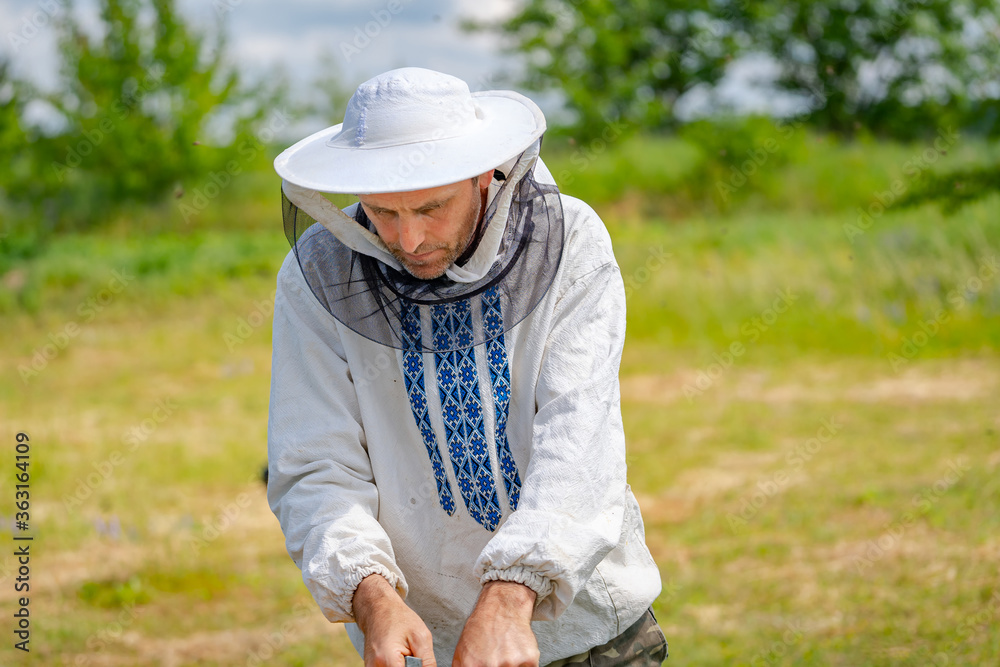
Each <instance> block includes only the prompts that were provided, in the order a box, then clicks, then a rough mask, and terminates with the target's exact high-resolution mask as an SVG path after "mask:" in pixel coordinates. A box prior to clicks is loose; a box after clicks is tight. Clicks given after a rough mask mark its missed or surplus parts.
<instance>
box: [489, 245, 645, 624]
mask: <svg viewBox="0 0 1000 667" xmlns="http://www.w3.org/2000/svg"><path fill="white" fill-rule="evenodd" d="M609 245H610V243H609ZM624 338H625V291H624V285H623V283H622V278H621V274H620V272H619V270H618V267H617V265H616V264H615V263H614V262H613V259H612V261H611V262H609V263H605V264H603V265H600V266H598V267H597V268H594V269H592V270H590V271H589V272H588V273H586V274H585V275H583V276H581V277H580V278H578V279H577V280H576V281H575V282H574V283H573V284H571V285H570V286H569V288H568V289H566V290H565V292H564V293H563V294H562V296H561V297H560V299H559V302H558V303H557V305H556V309H555V312H554V315H553V320H552V325H551V327H550V330H549V332H548V337H547V341H546V343H545V348H544V350H545V351H544V353H543V357H542V362H541V369H540V374H539V377H538V382H537V386H536V390H535V402H536V413H535V418H534V423H533V428H532V453H531V458H530V461H529V463H528V466H527V470H526V474H525V477H524V481H523V485H522V489H521V497H520V502H519V505H518V508H517V510H516V511H515V512H513V513H512V514H511V515H510V516H509V517H508V519H507V521H506V522H505V523H504V525H503V526H502V527H501V528H500V529H499V530H498V531H497V534H496V535H495V536H494V537H493V539H491V540H490V542H489V543H488V544H487V545H486V548H485V549H484V550H483V551H482V553H481V554H480V558H479V561H478V562H477V565H476V567H477V570H476V572H477V574H479V575H481V581H483V582H484V583H485V582H487V581H491V580H495V579H499V580H506V581H517V582H519V583H522V584H525V585H526V586H528V587H529V588H531V589H533V590H534V591H535V592H536V593H537V598H536V608H535V613H534V620H538V621H542V620H553V619H555V618H557V617H558V616H559V615H560V614H561V613H562V612H563V611H564V610H565V609H566V607H567V606H569V604H570V603H571V602H572V601H573V599H574V598H575V597H576V595H577V594H578V593H579V592H580V591H581V590H582V589H583V587H584V586H585V585H586V583H587V581H588V579H590V577H591V575H593V574H594V571H595V568H596V567H597V565H598V563H600V562H601V561H602V560H603V559H604V557H605V556H606V555H607V554H608V552H609V551H611V549H613V548H614V547H615V546H616V545H617V544H618V542H619V538H620V535H621V534H622V527H623V517H624V515H625V511H626V505H627V502H628V498H629V497H630V496H629V494H630V491H629V489H628V487H627V485H626V474H625V473H626V469H625V468H626V466H625V437H624V432H623V429H622V420H621V405H620V398H619V385H618V369H619V364H620V362H621V353H622V346H623V343H624Z"/></svg>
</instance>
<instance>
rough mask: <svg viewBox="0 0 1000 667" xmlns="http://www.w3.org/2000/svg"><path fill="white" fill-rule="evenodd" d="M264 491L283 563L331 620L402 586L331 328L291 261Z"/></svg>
mask: <svg viewBox="0 0 1000 667" xmlns="http://www.w3.org/2000/svg"><path fill="white" fill-rule="evenodd" d="M273 341H274V342H273V357H272V366H271V403H270V412H269V418H268V485H267V496H268V502H269V504H270V506H271V510H272V511H273V512H274V514H275V516H276V517H277V518H278V521H279V523H280V524H281V529H282V531H283V532H284V534H285V544H286V547H287V549H288V553H289V555H291V557H292V559H293V560H294V561H295V564H296V565H298V566H299V568H300V569H301V570H302V579H303V580H304V581H305V584H306V587H307V588H308V589H309V592H310V593H312V595H313V598H315V600H316V602H317V603H318V604H319V606H320V608H321V609H322V611H323V614H324V615H325V616H326V617H327V618H328V619H329V620H331V621H353V620H354V618H353V610H352V600H353V597H354V591H355V589H356V588H357V586H358V584H359V583H360V582H361V580H362V579H363V578H365V577H366V576H368V575H369V574H376V573H377V574H381V575H382V576H384V577H385V578H386V579H387V580H388V581H389V583H390V584H391V585H392V586H393V587H395V588H396V589H397V590H398V591H399V593H400V594H401V595H403V596H405V595H406V582H405V580H404V579H403V576H402V573H401V572H400V570H399V568H398V567H397V565H396V563H395V559H394V556H393V551H392V545H391V544H390V542H389V538H388V536H387V535H386V533H385V531H384V530H383V529H382V527H381V526H380V525H379V523H378V521H377V516H378V503H379V497H378V491H377V489H376V488H375V483H374V479H373V475H372V469H371V462H370V461H369V458H368V451H367V448H366V442H365V434H364V430H363V429H362V426H361V417H360V411H359V409H358V403H357V395H356V393H355V390H354V385H353V382H352V379H351V375H350V372H349V370H348V367H347V362H346V359H345V355H344V350H343V346H342V345H341V342H340V338H339V335H338V332H337V327H336V321H335V320H334V319H333V318H332V317H331V316H330V314H329V313H327V312H326V311H325V310H324V309H323V308H322V307H321V306H320V305H319V303H318V302H317V301H316V299H315V297H314V296H313V294H312V292H311V291H310V289H309V287H308V286H307V285H306V284H305V281H304V279H303V278H302V275H301V272H300V270H299V267H298V263H297V262H296V259H295V257H294V255H293V254H289V257H288V258H287V259H286V260H285V263H284V266H282V268H281V271H280V272H279V273H278V286H277V293H276V297H275V305H274V338H273Z"/></svg>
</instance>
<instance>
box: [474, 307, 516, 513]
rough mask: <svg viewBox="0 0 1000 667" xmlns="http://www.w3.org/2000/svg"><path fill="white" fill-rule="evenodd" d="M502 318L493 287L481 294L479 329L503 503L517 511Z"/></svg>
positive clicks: (508, 383)
mask: <svg viewBox="0 0 1000 667" xmlns="http://www.w3.org/2000/svg"><path fill="white" fill-rule="evenodd" d="M502 326H503V316H502V315H501V313H500V299H499V298H498V297H497V289H496V287H491V288H490V289H488V290H486V292H484V293H483V328H484V330H485V333H486V338H487V339H489V342H488V343H486V358H487V360H488V361H489V367H490V384H491V386H492V387H493V400H494V405H495V406H496V407H495V410H494V412H495V413H496V444H497V461H499V462H500V472H501V473H503V483H504V487H505V488H506V490H507V502H508V503H509V504H510V509H511V511H514V510H516V509H517V502H518V500H519V499H520V497H521V477H520V475H518V472H517V464H516V463H515V462H514V457H513V455H511V452H510V443H508V442H507V416H508V414H509V411H510V365H509V364H508V362H507V346H506V344H505V342H504V335H503V329H502Z"/></svg>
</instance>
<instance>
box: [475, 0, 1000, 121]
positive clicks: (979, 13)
mask: <svg viewBox="0 0 1000 667" xmlns="http://www.w3.org/2000/svg"><path fill="white" fill-rule="evenodd" d="M998 16H1000V5H998V3H997V2H996V1H995V0H812V1H809V0H806V1H805V2H791V1H790V0H761V1H760V2H750V0H713V1H711V2H708V3H695V2H690V1H688V0H679V1H678V2H670V3H665V2H657V1H654V0H575V1H573V2H560V1H558V0H526V2H525V4H524V5H523V6H522V8H521V9H520V10H519V11H518V12H517V13H516V15H515V16H513V17H512V18H510V19H508V20H506V21H504V22H502V23H499V24H494V25H488V26H484V25H475V24H473V26H472V27H477V28H479V29H484V28H490V29H494V30H497V31H499V32H500V33H501V34H502V35H503V36H505V38H506V39H507V41H508V46H509V47H510V48H511V49H512V50H514V51H517V52H520V53H522V54H524V55H525V57H526V59H527V75H526V78H525V80H524V82H523V83H524V84H525V85H527V86H528V87H531V88H535V89H545V88H558V89H560V90H562V91H563V92H564V93H565V95H566V103H567V105H568V106H569V108H570V109H571V110H572V111H574V112H575V114H576V116H577V129H578V130H579V131H580V132H581V133H582V134H583V135H585V136H587V135H593V134H595V133H599V132H600V129H601V127H602V126H603V125H604V124H606V123H607V122H609V121H611V120H624V121H627V122H630V123H634V124H635V125H637V126H639V127H646V128H662V127H669V126H671V125H673V124H675V123H676V118H675V116H674V105H675V102H676V100H677V99H678V98H679V97H680V96H681V95H683V94H684V93H685V92H687V91H689V90H690V89H692V88H693V87H694V86H696V85H699V84H700V85H708V86H711V85H714V84H715V83H717V82H718V81H719V79H720V78H721V77H722V75H723V74H724V72H725V68H726V66H727V65H728V64H729V63H730V62H732V61H733V60H734V59H737V58H740V57H741V56H745V55H748V54H752V53H764V54H769V55H770V56H772V57H773V58H774V60H775V61H776V62H777V63H778V65H779V67H780V72H781V73H780V75H779V78H778V80H777V82H776V83H777V85H778V86H779V87H781V88H784V89H785V90H787V91H788V92H791V93H793V94H797V95H799V96H801V98H802V99H803V101H804V102H806V103H807V104H808V116H809V120H811V121H812V122H813V123H814V124H816V125H818V126H819V127H822V128H824V129H827V130H831V131H834V132H837V133H841V134H850V133H852V132H853V131H854V130H855V129H856V128H857V127H859V126H865V127H867V128H869V129H871V130H873V131H875V132H880V133H883V134H887V135H892V136H903V137H908V136H913V135H914V134H917V133H920V132H923V131H927V130H931V131H932V130H933V127H934V126H935V125H938V124H940V123H943V122H953V121H959V120H961V121H963V122H964V121H966V120H968V119H969V118H970V117H971V114H973V113H975V112H981V111H982V110H983V109H984V108H985V107H989V106H993V107H994V108H995V107H996V104H997V103H996V98H997V96H998V92H997V91H996V90H995V88H996V85H997V83H996V73H997V71H996V63H997V62H998V60H1000V59H998V56H1000V49H998V44H1000V42H998V36H1000V30H998V28H997V25H998Z"/></svg>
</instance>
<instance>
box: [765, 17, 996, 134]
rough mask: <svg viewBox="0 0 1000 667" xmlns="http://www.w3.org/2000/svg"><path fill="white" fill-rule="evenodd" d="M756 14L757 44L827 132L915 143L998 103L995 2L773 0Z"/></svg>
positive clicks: (780, 80) (784, 83) (783, 83)
mask: <svg viewBox="0 0 1000 667" xmlns="http://www.w3.org/2000/svg"><path fill="white" fill-rule="evenodd" d="M753 13H754V21H753V23H754V26H755V27H754V31H753V32H754V45H755V46H756V47H757V48H762V49H763V50H764V51H766V52H767V53H770V54H772V55H773V56H774V58H775V59H776V60H777V61H778V62H779V63H781V75H780V76H779V78H778V81H777V84H778V85H779V86H780V87H782V88H784V89H786V90H788V91H791V92H796V93H800V94H805V95H808V96H809V102H810V107H811V110H810V113H809V116H810V121H811V123H812V124H813V125H815V126H817V127H819V128H821V129H824V130H829V131H833V132H836V133H838V134H851V133H852V132H853V131H854V130H855V128H858V127H862V126H863V127H865V128H866V129H868V130H870V131H873V132H876V133H879V134H882V135H887V136H893V137H897V138H906V139H909V138H913V137H915V136H918V135H921V134H924V133H927V132H933V131H934V128H937V127H939V126H941V125H943V124H947V123H953V124H954V123H965V122H966V121H967V120H968V119H969V113H968V112H969V111H970V110H971V109H972V107H973V105H978V106H979V107H980V108H981V107H982V106H983V105H984V104H985V105H988V104H990V103H991V102H990V101H989V99H988V97H986V96H985V95H984V93H985V87H984V86H985V85H986V84H988V82H989V81H990V77H991V76H992V77H993V79H994V85H995V77H996V73H997V70H996V68H995V63H996V62H997V58H998V56H1000V50H998V48H997V47H998V44H1000V42H998V37H1000V32H997V18H998V16H1000V5H998V3H996V2H994V1H991V0H985V1H984V0H959V1H957V2H956V1H953V0H894V1H872V0H839V1H836V2H830V1H829V0H812V1H806V2H787V1H786V0H772V1H770V2H769V1H767V0H764V1H763V2H759V3H754V4H753ZM991 70H992V71H991ZM992 103H993V104H995V99H994V100H993V101H992Z"/></svg>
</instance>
